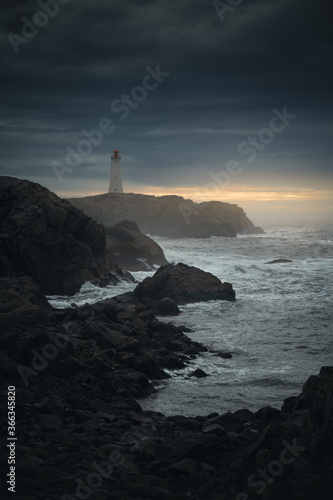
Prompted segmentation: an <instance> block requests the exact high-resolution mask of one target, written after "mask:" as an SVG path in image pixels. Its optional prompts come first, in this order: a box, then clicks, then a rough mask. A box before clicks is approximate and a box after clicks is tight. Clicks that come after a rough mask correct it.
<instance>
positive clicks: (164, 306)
mask: <svg viewBox="0 0 333 500" xmlns="http://www.w3.org/2000/svg"><path fill="white" fill-rule="evenodd" d="M140 300H141V301H142V303H143V304H145V306H147V307H148V308H149V309H151V310H152V312H153V313H154V314H156V315H160V316H178V314H180V310H179V307H178V306H177V304H176V302H175V301H174V300H172V299H170V297H164V298H163V299H160V300H157V301H155V300H153V299H151V298H149V297H142V298H141V299H140Z"/></svg>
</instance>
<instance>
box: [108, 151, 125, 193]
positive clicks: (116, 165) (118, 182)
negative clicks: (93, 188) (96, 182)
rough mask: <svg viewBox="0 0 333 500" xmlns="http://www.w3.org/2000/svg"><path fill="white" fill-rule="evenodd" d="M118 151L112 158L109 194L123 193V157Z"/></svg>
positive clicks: (114, 152)
mask: <svg viewBox="0 0 333 500" xmlns="http://www.w3.org/2000/svg"><path fill="white" fill-rule="evenodd" d="M119 153H120V151H118V149H116V150H115V151H113V155H112V156H111V169H110V185H109V193H122V192H123V181H122V179H121V156H120V154H119Z"/></svg>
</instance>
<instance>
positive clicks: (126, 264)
mask: <svg viewBox="0 0 333 500" xmlns="http://www.w3.org/2000/svg"><path fill="white" fill-rule="evenodd" d="M105 234H106V247H107V251H108V253H109V255H110V256H111V257H112V260H113V262H116V263H117V264H118V265H119V266H120V267H123V268H124V269H127V270H128V271H148V270H151V269H153V268H154V267H155V266H162V265H164V264H167V260H166V258H165V257H164V253H163V250H162V249H161V247H160V246H159V245H158V244H157V243H156V242H155V241H154V240H152V239H151V238H149V237H148V236H146V235H145V234H142V233H141V231H140V230H139V228H138V226H137V224H136V222H133V221H122V222H119V223H118V224H115V225H114V226H112V227H106V228H105Z"/></svg>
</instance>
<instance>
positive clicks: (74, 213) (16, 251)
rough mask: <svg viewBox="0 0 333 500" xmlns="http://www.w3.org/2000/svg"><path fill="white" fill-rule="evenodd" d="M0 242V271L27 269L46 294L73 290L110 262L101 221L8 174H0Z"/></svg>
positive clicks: (3, 273)
mask: <svg viewBox="0 0 333 500" xmlns="http://www.w3.org/2000/svg"><path fill="white" fill-rule="evenodd" d="M0 246H1V252H0V276H1V277H2V276H8V275H10V276H18V275H22V274H26V275H28V276H30V277H31V278H32V279H33V280H34V281H35V282H36V283H38V284H39V285H40V286H41V288H42V290H43V291H44V292H45V293H48V294H64V295H66V294H72V293H74V292H76V291H78V290H79V289H80V287H81V285H82V284H83V283H84V282H85V281H89V280H91V279H94V278H98V277H99V276H100V274H102V273H104V272H108V271H109V270H110V269H111V267H112V266H111V262H110V260H109V257H108V255H107V252H106V246H105V233H104V228H103V226H102V225H101V224H97V223H96V222H95V221H93V220H92V219H90V218H89V217H87V216H86V215H85V214H84V213H83V212H81V210H79V209H77V208H76V207H74V206H73V205H71V204H70V203H69V202H68V201H65V200H62V199H61V198H59V197H58V196H56V195H55V194H54V193H51V192H50V191H49V190H48V189H46V188H44V187H42V186H40V185H39V184H35V183H33V182H30V181H27V180H20V179H16V178H13V177H1V183H0Z"/></svg>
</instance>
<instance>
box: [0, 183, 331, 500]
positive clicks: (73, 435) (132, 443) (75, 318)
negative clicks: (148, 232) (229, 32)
mask: <svg viewBox="0 0 333 500" xmlns="http://www.w3.org/2000/svg"><path fill="white" fill-rule="evenodd" d="M2 180H3V182H2V183H1V204H0V209H1V212H0V214H1V219H0V223H1V232H0V234H1V254H0V255H1V259H0V261H1V276H0V297H1V300H0V325H1V335H0V375H1V377H0V390H1V393H2V395H3V398H2V401H1V420H0V422H1V430H2V437H3V438H4V440H5V439H6V437H7V436H8V430H9V429H8V425H9V424H8V422H9V420H10V422H11V423H13V418H12V411H13V408H14V410H15V432H14V434H15V437H16V438H17V440H15V441H14V439H13V440H12V441H9V445H8V446H9V447H8V446H7V445H6V446H4V447H3V448H2V450H1V460H2V463H3V464H4V465H3V466H2V479H3V478H4V480H3V483H2V485H1V488H2V497H1V498H13V497H15V499H16V500H38V499H43V500H59V499H60V500H73V499H89V498H91V499H96V500H160V499H163V500H164V499H165V500H250V499H262V500H278V499H279V500H280V499H281V498H283V499H286V500H315V499H316V500H330V499H331V496H332V491H333V480H332V477H333V474H332V473H333V465H332V464H333V367H323V368H322V369H321V371H320V373H319V374H318V375H312V376H310V378H309V379H308V381H307V382H306V383H305V384H304V387H303V390H302V393H301V394H300V395H299V396H292V397H290V398H288V399H286V400H285V401H284V404H283V406H282V408H281V409H277V408H272V407H270V406H266V407H264V408H262V409H260V410H258V411H257V412H251V411H249V410H246V409H241V408H240V409H239V410H238V411H235V412H233V413H231V412H228V411H227V412H226V411H225V409H224V410H222V409H221V408H216V413H211V414H209V415H192V416H191V417H185V416H181V415H173V416H170V415H169V416H166V415H163V414H161V413H158V412H154V411H143V410H142V408H141V406H140V404H139V403H138V401H137V400H138V399H140V398H141V397H143V396H145V397H146V396H149V395H150V394H151V393H152V392H154V391H155V387H156V384H160V383H161V382H163V380H164V381H166V383H167V379H168V377H170V373H171V371H172V370H173V369H177V370H179V369H182V368H185V367H186V366H189V367H190V366H191V363H192V362H193V360H194V359H195V358H196V357H198V356H201V355H202V353H203V352H205V351H207V348H206V347H205V346H204V345H202V344H200V343H198V342H194V341H192V340H191V339H190V338H189V337H188V336H187V335H186V333H190V331H189V330H186V329H185V328H183V327H176V326H174V325H172V323H170V322H168V321H167V320H166V318H164V320H161V319H158V318H157V317H156V314H158V315H159V318H160V316H163V315H165V316H166V315H168V316H170V315H173V314H179V312H180V310H179V306H180V305H181V304H185V303H189V302H195V301H198V300H212V299H214V300H234V299H235V292H234V290H233V288H232V285H231V284H229V283H222V282H221V281H220V280H218V279H217V278H216V277H214V276H212V275H211V274H209V273H205V272H204V271H201V270H200V269H197V268H194V267H191V266H186V265H184V264H176V265H175V264H165V265H163V266H162V267H161V268H160V269H159V270H158V271H157V272H156V273H155V275H154V276H153V277H151V278H148V279H146V280H144V281H143V282H142V283H140V284H138V285H137V286H136V288H135V290H134V291H133V292H130V293H125V294H122V295H118V296H116V297H113V298H110V299H107V300H104V301H102V302H98V303H96V304H94V305H86V306H83V307H74V308H68V309H65V310H56V309H53V308H52V307H51V306H50V304H49V303H48V301H47V299H46V297H45V295H44V294H45V291H48V290H49V288H48V287H49V286H50V285H49V283H52V287H54V283H56V284H57V287H58V285H59V283H60V284H61V286H62V287H63V288H62V290H66V292H67V291H68V287H69V285H68V282H69V281H70V280H71V279H72V276H73V281H74V283H75V284H76V286H78V284H79V283H80V281H81V280H82V279H85V278H86V277H87V276H88V279H96V280H99V281H103V282H104V281H105V280H106V281H107V280H108V279H109V277H108V273H110V272H113V271H110V268H109V265H110V264H109V261H110V256H109V255H108V253H107V243H106V239H105V232H104V228H103V226H100V225H99V224H97V223H95V222H94V221H92V220H91V219H89V218H88V217H87V216H85V215H84V214H82V212H81V211H80V210H78V209H76V208H74V207H71V205H70V204H69V203H68V202H65V201H64V200H60V199H59V198H58V197H56V196H55V195H53V194H52V193H50V192H49V191H47V190H45V189H44V188H42V187H41V186H38V185H35V184H33V183H29V182H28V181H18V180H17V179H16V180H12V179H11V178H3V179H2ZM116 230H117V228H116ZM120 230H125V231H129V232H136V228H135V227H134V226H132V225H130V226H128V225H127V224H125V227H124V226H122V227H120ZM129 240H130V237H129ZM76 251H77V254H76ZM75 256H77V258H76V259H75ZM135 258H137V256H136V254H134V259H135ZM38 259H39V260H40V264H41V266H40V267H41V269H42V271H43V273H45V276H44V275H43V273H41V272H38ZM111 266H112V262H111ZM57 269H58V272H59V274H60V276H59V280H58V281H57V280H56V278H55V274H56V270H57ZM59 270H61V272H62V273H64V272H65V271H66V274H61V273H60V271H59ZM119 272H122V271H119ZM49 276H50V277H51V279H50V280H49ZM48 280H49V281H48ZM53 289H54V288H52V290H53ZM56 289H57V290H58V288H56ZM57 293H58V292H57ZM208 354H210V355H212V356H214V355H217V356H221V357H225V358H228V357H230V354H228V353H223V352H213V351H210V352H209V353H207V355H208ZM190 375H191V374H190ZM190 375H189V376H190ZM192 375H193V376H197V377H198V378H200V377H203V376H204V375H205V373H204V372H202V371H200V373H195V371H194V372H193V373H192ZM198 383H199V382H198ZM8 388H9V389H8ZM8 391H10V392H8ZM13 393H14V394H15V406H14V405H13V403H12V401H13ZM8 394H10V398H11V399H9V398H8V401H7V395H8ZM10 416H11V417H10ZM9 417H10V419H9ZM11 425H12V424H11ZM9 457H12V459H13V460H14V465H12V467H14V469H9V467H10V466H9V463H8V458H9ZM13 457H14V458H13ZM12 464H13V462H12ZM7 474H8V476H7ZM12 484H13V485H14V486H11V485H12ZM10 487H12V488H14V490H13V489H12V490H9V488H10ZM14 492H15V494H13V493H14Z"/></svg>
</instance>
